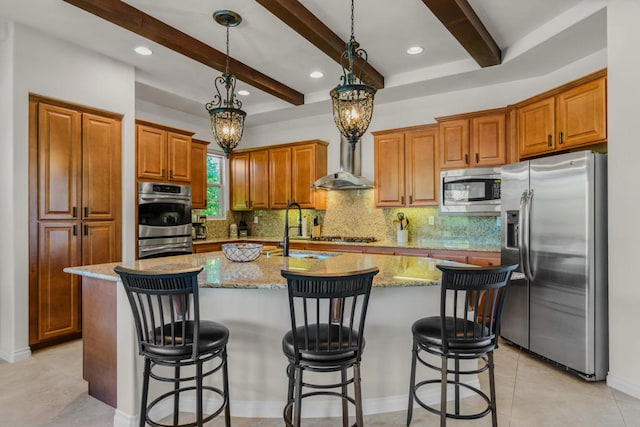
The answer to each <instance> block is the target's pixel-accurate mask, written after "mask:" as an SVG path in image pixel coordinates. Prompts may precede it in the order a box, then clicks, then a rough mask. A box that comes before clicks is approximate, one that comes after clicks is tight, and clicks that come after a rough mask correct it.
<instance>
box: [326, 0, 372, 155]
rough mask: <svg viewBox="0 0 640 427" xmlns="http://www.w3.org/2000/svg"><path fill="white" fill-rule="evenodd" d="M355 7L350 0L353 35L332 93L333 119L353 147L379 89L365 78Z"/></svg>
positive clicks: (366, 126) (363, 128)
mask: <svg viewBox="0 0 640 427" xmlns="http://www.w3.org/2000/svg"><path fill="white" fill-rule="evenodd" d="M353 23H354V7H353V0H351V38H350V39H349V42H348V43H347V47H346V50H345V51H344V52H343V53H342V56H341V58H340V60H341V61H340V62H341V64H342V76H341V77H340V80H341V83H340V84H339V85H338V86H336V87H335V88H334V89H333V90H332V91H331V93H330V95H331V104H332V107H333V120H334V122H335V124H336V126H337V127H338V130H339V131H340V133H341V134H342V135H343V136H344V137H345V138H346V139H347V140H348V141H349V142H350V143H351V145H352V147H355V144H356V143H357V142H358V140H359V139H360V137H361V136H362V135H363V134H364V133H365V132H366V131H367V129H368V128H369V124H370V123H371V118H372V116H373V98H374V96H375V94H376V92H377V89H376V88H375V87H373V86H369V85H366V84H364V83H363V82H362V74H363V71H364V69H365V67H366V65H367V52H366V51H365V50H364V49H361V48H360V44H359V43H358V42H357V41H356V39H355V36H354V31H353V27H354V25H353ZM357 61H358V62H359V68H360V71H359V72H358V73H357V74H356V72H355V70H354V68H355V63H356V62H357Z"/></svg>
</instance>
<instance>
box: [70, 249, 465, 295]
mask: <svg viewBox="0 0 640 427" xmlns="http://www.w3.org/2000/svg"><path fill="white" fill-rule="evenodd" d="M292 252H297V253H305V252H306V251H292ZM306 253H311V254H313V253H314V252H306ZM315 254H318V253H317V252H315ZM322 254H326V255H331V256H328V257H327V258H325V259H314V258H294V257H283V256H280V255H271V256H267V255H260V257H259V258H258V259H257V260H255V261H251V262H232V261H229V260H228V259H226V257H225V256H224V254H223V253H222V252H206V253H200V254H193V255H179V256H172V257H165V258H151V259H145V260H137V261H128V262H122V263H109V264H97V265H89V266H79V267H67V268H65V269H64V271H65V272H67V273H72V274H78V275H81V276H85V277H93V278H97V279H103V280H110V281H117V280H118V279H119V276H118V275H117V274H116V273H115V272H114V271H113V269H114V268H115V267H116V266H117V265H119V264H122V265H123V266H125V267H127V268H133V269H137V270H155V271H158V270H175V269H184V268H191V267H197V266H203V267H204V270H203V271H202V272H201V273H200V275H199V276H198V281H199V284H200V287H202V288H248V289H251V288H254V289H259V288H263V289H264V288H285V287H286V280H285V279H284V278H283V277H282V276H281V274H280V272H281V270H283V269H287V270H293V271H300V272H308V273H348V272H353V271H357V270H363V269H367V268H371V267H378V268H379V269H380V273H379V274H378V275H376V276H375V277H374V280H373V286H374V287H407V286H425V285H427V286H428V285H438V284H439V283H440V270H438V269H437V268H436V265H437V264H449V265H457V263H453V262H450V261H443V260H438V259H433V258H424V257H415V256H388V255H376V254H359V253H329V252H323V253H322Z"/></svg>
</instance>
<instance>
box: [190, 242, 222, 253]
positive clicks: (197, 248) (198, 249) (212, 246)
mask: <svg viewBox="0 0 640 427" xmlns="http://www.w3.org/2000/svg"><path fill="white" fill-rule="evenodd" d="M221 250H222V243H199V244H194V245H193V252H194V253H196V254H201V253H203V252H217V251H221Z"/></svg>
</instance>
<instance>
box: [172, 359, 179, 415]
mask: <svg viewBox="0 0 640 427" xmlns="http://www.w3.org/2000/svg"><path fill="white" fill-rule="evenodd" d="M173 377H174V378H175V381H173V390H174V391H175V394H174V395H173V425H176V426H177V425H178V419H179V414H180V392H179V390H180V366H176V367H175V369H174V375H173Z"/></svg>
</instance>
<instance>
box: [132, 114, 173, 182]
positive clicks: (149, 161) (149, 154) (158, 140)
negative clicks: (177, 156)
mask: <svg viewBox="0 0 640 427" xmlns="http://www.w3.org/2000/svg"><path fill="white" fill-rule="evenodd" d="M136 144H137V149H136V158H137V175H138V179H141V180H145V179H149V180H155V181H163V180H167V178H168V176H169V175H168V173H167V169H166V168H167V132H166V131H163V130H160V129H156V128H154V127H151V126H144V125H136Z"/></svg>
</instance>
